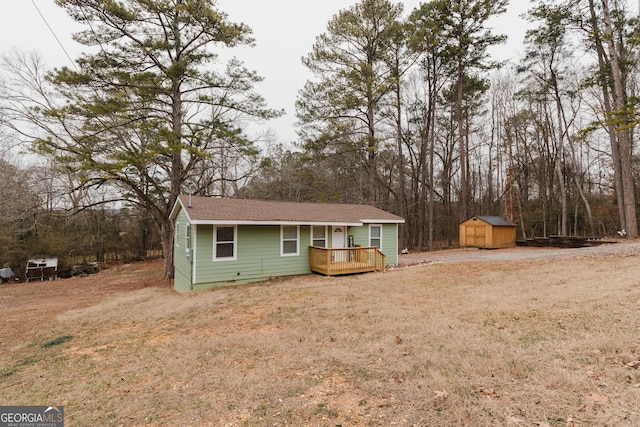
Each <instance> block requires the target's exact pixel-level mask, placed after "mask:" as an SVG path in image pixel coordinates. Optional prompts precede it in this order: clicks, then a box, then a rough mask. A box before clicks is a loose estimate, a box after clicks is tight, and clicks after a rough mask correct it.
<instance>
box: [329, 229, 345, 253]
mask: <svg viewBox="0 0 640 427" xmlns="http://www.w3.org/2000/svg"><path fill="white" fill-rule="evenodd" d="M346 229H347V227H332V229H331V231H332V233H331V247H332V248H334V249H336V248H344V247H345V246H346V242H347V238H346V236H347V230H346Z"/></svg>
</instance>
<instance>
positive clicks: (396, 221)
mask: <svg viewBox="0 0 640 427" xmlns="http://www.w3.org/2000/svg"><path fill="white" fill-rule="evenodd" d="M362 222H363V223H365V224H404V219H363V220H362Z"/></svg>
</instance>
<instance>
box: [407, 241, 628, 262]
mask: <svg viewBox="0 0 640 427" xmlns="http://www.w3.org/2000/svg"><path fill="white" fill-rule="evenodd" d="M605 255H622V256H634V255H640V241H635V240H634V241H631V242H629V241H615V243H606V244H601V245H597V246H588V247H584V248H568V249H563V248H534V247H526V246H516V247H514V248H508V249H478V248H463V249H448V250H442V251H434V252H416V253H410V254H406V255H400V256H399V258H398V263H399V265H400V266H403V265H414V264H425V263H434V262H454V261H479V260H493V261H504V260H517V259H558V258H567V257H576V258H583V257H598V256H605Z"/></svg>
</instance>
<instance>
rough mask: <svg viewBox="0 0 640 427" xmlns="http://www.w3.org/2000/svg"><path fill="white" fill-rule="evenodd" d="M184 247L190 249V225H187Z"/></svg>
mask: <svg viewBox="0 0 640 427" xmlns="http://www.w3.org/2000/svg"><path fill="white" fill-rule="evenodd" d="M185 247H186V248H187V249H191V224H187V234H186V235H185Z"/></svg>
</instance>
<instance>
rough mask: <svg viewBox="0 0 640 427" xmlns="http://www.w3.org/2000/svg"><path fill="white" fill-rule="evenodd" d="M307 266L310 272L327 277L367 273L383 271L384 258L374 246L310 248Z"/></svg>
mask: <svg viewBox="0 0 640 427" xmlns="http://www.w3.org/2000/svg"><path fill="white" fill-rule="evenodd" d="M309 266H310V269H311V271H313V272H315V273H320V274H324V275H327V276H337V275H340V274H354V273H367V272H370V271H380V270H384V267H385V256H384V254H383V253H382V252H380V249H378V248H377V247H375V246H372V247H357V248H339V249H327V248H321V247H318V246H310V247H309Z"/></svg>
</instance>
